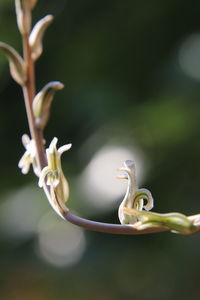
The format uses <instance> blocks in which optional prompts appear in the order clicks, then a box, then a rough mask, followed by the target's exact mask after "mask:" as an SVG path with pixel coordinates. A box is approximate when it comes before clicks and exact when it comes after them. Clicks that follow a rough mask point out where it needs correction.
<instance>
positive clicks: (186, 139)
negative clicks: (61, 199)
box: [0, 0, 200, 300]
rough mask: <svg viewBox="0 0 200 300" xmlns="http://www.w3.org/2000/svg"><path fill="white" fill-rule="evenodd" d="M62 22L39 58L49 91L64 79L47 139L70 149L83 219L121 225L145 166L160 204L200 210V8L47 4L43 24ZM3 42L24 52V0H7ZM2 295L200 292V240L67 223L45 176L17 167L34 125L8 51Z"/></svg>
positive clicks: (150, 297)
mask: <svg viewBox="0 0 200 300" xmlns="http://www.w3.org/2000/svg"><path fill="white" fill-rule="evenodd" d="M49 13H52V14H53V15H54V16H55V22H54V23H53V25H51V27H50V28H49V29H48V32H47V34H46V36H45V40H44V46H45V47H44V48H45V50H44V53H43V56H42V57H41V58H40V60H39V61H38V63H37V89H38V90H40V89H41V88H42V87H43V86H44V85H45V84H46V83H47V82H49V81H52V80H60V81H61V82H63V83H64V84H65V87H66V88H65V90H63V91H61V92H59V93H58V94H57V95H56V98H55V101H54V103H53V114H52V118H51V120H50V122H49V124H48V127H47V128H46V131H45V136H46V141H47V145H48V144H49V143H50V141H51V139H52V138H53V137H54V136H57V137H58V138H59V145H62V144H64V143H68V142H72V144H73V147H72V150H70V151H69V152H67V153H65V155H64V156H63V166H64V170H65V174H66V175H67V176H68V179H69V183H70V187H71V196H70V201H69V206H70V208H71V209H72V210H73V211H74V212H76V213H77V214H78V215H80V216H84V217H88V218H90V219H94V220H99V221H103V222H113V223H117V222H118V218H117V208H118V206H119V203H120V201H121V200H122V199H123V196H124V193H125V190H126V182H123V181H120V180H117V179H116V178H115V177H116V176H117V171H116V169H117V168H118V167H120V166H121V165H122V163H123V161H124V160H125V159H134V160H135V161H136V164H137V171H138V177H139V178H138V180H139V184H140V187H146V188H149V189H150V190H151V192H152V194H153V196H154V200H155V207H154V210H155V211H158V212H169V211H179V212H182V213H185V214H194V213H197V212H198V207H199V204H198V203H199V178H200V175H199V169H200V160H199V157H200V129H199V119H200V18H199V15H200V2H197V1H195V0H191V1H190V2H188V1H179V0H173V1H172V0H168V1H158V0H153V1H147V0H146V1H142V0H140V1H139V0H125V1H121V0H101V1H99V0H96V1H92V0H84V1H82V0H74V1H72V0H59V1H53V0H49V1H44V0H40V1H38V5H37V7H36V8H35V10H34V15H33V21H34V22H36V21H37V20H38V19H39V18H41V17H42V16H44V15H45V14H49ZM0 40H2V41H4V42H7V43H9V44H11V45H12V46H14V47H15V48H16V49H17V50H18V51H21V41H20V35H19V33H18V30H17V27H16V23H15V11H14V1H11V0H1V1H0ZM0 98H1V110H0V134H1V148H0V153H1V186H0V187H1V194H0V260H1V270H0V283H1V289H0V299H3V300H4V299H5V300H32V299H37V300H44V299H45V300H57V299H61V300H62V299H75V300H76V299H77V300H79V299H94V300H99V299H104V300H107V299H108V300H113V299H114V300H115V299H141V300H156V299H163V300H165V299H187V298H189V297H190V299H198V297H199V293H200V286H199V269H200V261H199V248H200V235H199V234H196V235H193V236H189V237H184V236H180V235H176V234H172V233H160V234H153V235H145V236H115V235H106V234H101V233H95V232H88V231H83V230H82V229H80V228H77V227H75V226H72V225H70V224H68V223H66V222H64V221H62V220H60V219H59V217H57V216H56V215H55V214H54V212H53V211H52V210H51V208H50V207H49V204H48V202H47V200H46V198H45V196H44V195H43V193H42V190H40V189H39V188H38V187H37V179H36V178H35V177H34V176H33V175H32V174H31V172H30V174H28V175H27V176H23V175H22V174H20V170H19V169H18V168H17V163H18V161H19V159H20V156H21V155H22V154H23V151H24V149H23V146H22V145H21V142H20V138H21V136H22V134H23V133H28V127H27V121H26V115H25V109H24V105H23V98H22V92H21V89H20V87H19V86H17V84H16V83H15V82H14V81H13V80H12V79H11V77H10V75H9V70H8V64H7V61H6V59H5V57H4V56H3V54H1V53H0Z"/></svg>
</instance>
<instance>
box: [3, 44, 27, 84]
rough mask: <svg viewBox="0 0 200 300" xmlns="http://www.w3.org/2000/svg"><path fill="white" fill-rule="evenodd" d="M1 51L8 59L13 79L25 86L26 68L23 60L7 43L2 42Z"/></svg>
mask: <svg viewBox="0 0 200 300" xmlns="http://www.w3.org/2000/svg"><path fill="white" fill-rule="evenodd" d="M0 49H1V50H3V52H4V53H5V55H6V56H7V57H8V61H9V65H10V73H11V75H12V77H13V79H14V80H15V81H16V82H17V83H19V84H20V85H24V84H25V82H26V67H25V63H24V61H23V59H22V58H21V56H20V55H19V54H18V53H17V51H16V50H15V49H14V48H12V47H11V46H9V45H7V44H5V43H2V42H0Z"/></svg>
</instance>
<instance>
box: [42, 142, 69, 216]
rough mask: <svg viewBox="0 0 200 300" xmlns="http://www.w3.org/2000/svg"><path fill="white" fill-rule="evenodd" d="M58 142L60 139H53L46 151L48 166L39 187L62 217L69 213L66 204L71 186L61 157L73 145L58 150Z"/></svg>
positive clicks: (44, 169) (43, 172) (44, 170)
mask: <svg viewBox="0 0 200 300" xmlns="http://www.w3.org/2000/svg"><path fill="white" fill-rule="evenodd" d="M57 142H58V139H57V138H56V137H55V138H53V140H52V142H51V143H50V145H49V148H47V149H46V155H47V162H48V164H47V166H46V167H44V168H43V170H42V171H41V174H40V178H39V182H38V185H39V187H43V189H44V191H45V194H46V195H47V198H48V200H49V202H50V204H51V206H52V207H53V209H54V210H55V211H56V212H57V213H58V214H59V215H60V216H61V217H62V216H63V214H64V213H65V212H66V211H68V209H67V207H66V205H65V204H64V202H66V201H67V200H68V197H69V186H68V182H67V180H66V178H65V176H64V174H63V171H62V166H61V155H62V153H63V152H65V151H67V150H69V149H70V148H71V146H72V145H71V144H67V145H64V146H62V147H60V148H58V149H57V147H56V145H57Z"/></svg>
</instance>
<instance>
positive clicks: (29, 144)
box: [18, 134, 39, 176]
mask: <svg viewBox="0 0 200 300" xmlns="http://www.w3.org/2000/svg"><path fill="white" fill-rule="evenodd" d="M22 143H23V145H24V147H25V149H26V151H25V153H24V155H23V156H22V158H21V159H20V161H19V163H18V167H19V168H20V169H21V171H22V173H23V174H27V173H28V172H29V170H30V166H31V164H32V165H33V171H34V173H35V174H36V175H37V176H39V169H38V167H37V162H36V146H35V141H34V140H31V139H30V138H29V136H28V135H27V134H24V135H23V136H22Z"/></svg>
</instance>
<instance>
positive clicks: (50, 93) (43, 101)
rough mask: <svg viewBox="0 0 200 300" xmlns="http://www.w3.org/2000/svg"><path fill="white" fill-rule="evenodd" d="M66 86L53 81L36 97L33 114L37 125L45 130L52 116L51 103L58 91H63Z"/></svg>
mask: <svg viewBox="0 0 200 300" xmlns="http://www.w3.org/2000/svg"><path fill="white" fill-rule="evenodd" d="M63 87H64V85H63V84H62V83H61V82H59V81H52V82H50V83H48V84H47V85H45V87H44V88H43V89H42V90H41V91H40V92H39V93H38V94H37V95H36V96H35V98H34V100H33V113H34V116H35V118H36V122H37V125H38V126H40V128H42V129H44V127H45V126H46V124H47V121H48V119H49V116H50V108H51V103H52V100H53V97H54V94H55V92H56V91H57V90H61V89H62V88H63Z"/></svg>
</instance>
